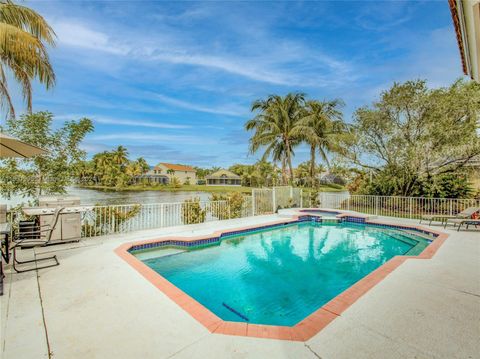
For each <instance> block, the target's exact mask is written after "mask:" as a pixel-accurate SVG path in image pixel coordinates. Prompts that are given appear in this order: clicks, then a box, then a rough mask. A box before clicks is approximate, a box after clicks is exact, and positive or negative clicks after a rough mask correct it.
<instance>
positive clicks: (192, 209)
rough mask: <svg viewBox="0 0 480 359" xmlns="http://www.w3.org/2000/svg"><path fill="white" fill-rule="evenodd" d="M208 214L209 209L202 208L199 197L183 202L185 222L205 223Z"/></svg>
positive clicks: (183, 219)
mask: <svg viewBox="0 0 480 359" xmlns="http://www.w3.org/2000/svg"><path fill="white" fill-rule="evenodd" d="M206 216H207V211H206V210H205V209H202V206H201V205H200V198H199V197H195V198H192V199H187V200H185V201H184V202H183V206H182V221H183V223H184V224H194V223H203V222H205V218H206Z"/></svg>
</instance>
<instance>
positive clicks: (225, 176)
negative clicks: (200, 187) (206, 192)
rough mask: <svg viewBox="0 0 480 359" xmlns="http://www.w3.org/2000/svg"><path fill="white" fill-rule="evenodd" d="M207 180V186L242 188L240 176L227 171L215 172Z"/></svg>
mask: <svg viewBox="0 0 480 359" xmlns="http://www.w3.org/2000/svg"><path fill="white" fill-rule="evenodd" d="M205 179H206V180H207V186H240V185H241V184H242V181H241V178H240V176H238V175H236V174H235V173H233V172H230V171H227V170H220V171H217V172H214V173H212V174H210V175H208V176H207V177H205Z"/></svg>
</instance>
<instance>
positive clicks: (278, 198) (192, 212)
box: [10, 187, 302, 238]
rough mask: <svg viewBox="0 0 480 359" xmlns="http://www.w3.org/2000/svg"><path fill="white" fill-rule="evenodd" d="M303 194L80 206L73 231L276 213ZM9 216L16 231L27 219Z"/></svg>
mask: <svg viewBox="0 0 480 359" xmlns="http://www.w3.org/2000/svg"><path fill="white" fill-rule="evenodd" d="M301 194H302V191H301V189H297V188H292V187H275V188H273V189H272V188H270V189H268V188H262V189H254V190H253V191H252V196H244V197H243V199H240V200H237V199H234V200H232V203H230V201H228V200H221V201H194V200H193V201H188V200H187V201H185V202H177V203H152V204H124V205H105V206H81V207H80V208H81V209H79V211H80V213H79V212H76V216H78V217H77V218H81V219H80V229H79V228H78V220H77V222H76V224H75V225H76V229H72V231H74V232H75V231H81V237H82V238H89V237H95V236H103V235H109V234H114V233H127V232H133V231H138V230H144V229H153V228H163V227H172V226H179V225H185V224H196V223H204V222H209V221H216V220H225V219H232V218H243V217H249V216H255V215H262V214H268V213H274V212H276V210H277V209H278V208H287V207H299V206H301V204H302V198H301V197H302V196H301ZM69 213H70V214H72V213H75V212H69ZM10 215H11V216H10V222H11V223H12V224H13V226H12V227H13V228H18V224H19V222H20V221H23V220H26V219H28V217H27V216H26V215H25V214H24V213H23V212H22V211H21V210H16V211H12V212H11V213H10ZM73 215H74V216H75V214H73ZM71 219H72V218H70V220H71ZM74 222H75V220H73V221H70V223H74ZM75 225H74V226H75Z"/></svg>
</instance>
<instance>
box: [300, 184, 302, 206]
mask: <svg viewBox="0 0 480 359" xmlns="http://www.w3.org/2000/svg"><path fill="white" fill-rule="evenodd" d="M300 208H303V188H300Z"/></svg>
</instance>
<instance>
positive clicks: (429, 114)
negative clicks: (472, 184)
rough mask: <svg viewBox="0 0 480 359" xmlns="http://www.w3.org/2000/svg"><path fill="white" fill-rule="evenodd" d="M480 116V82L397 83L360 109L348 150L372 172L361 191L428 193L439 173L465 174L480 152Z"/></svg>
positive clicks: (346, 140)
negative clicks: (438, 85) (430, 85)
mask: <svg viewBox="0 0 480 359" xmlns="http://www.w3.org/2000/svg"><path fill="white" fill-rule="evenodd" d="M479 117H480V84H477V83H475V82H465V81H456V82H455V83H453V84H452V85H451V86H449V87H445V88H438V89H429V88H428V87H427V84H426V82H425V81H421V80H417V81H407V82H405V83H402V84H398V83H396V84H394V85H393V86H392V88H390V89H389V90H388V91H385V92H383V93H382V95H381V98H380V100H379V101H378V102H375V103H373V105H372V106H370V107H362V108H360V109H358V110H357V111H356V112H355V115H354V124H353V126H352V129H351V132H350V134H349V136H348V137H344V139H343V148H344V149H345V152H344V153H343V155H344V156H345V157H346V158H347V159H349V160H350V161H351V162H352V163H353V164H355V165H357V166H359V167H360V168H363V169H364V170H366V171H368V172H369V175H367V176H364V181H362V184H361V185H360V186H359V191H362V192H368V193H369V194H384V195H405V196H409V195H428V193H432V192H431V191H428V190H426V189H427V188H431V187H432V185H433V184H434V183H435V182H436V181H438V178H440V177H442V176H445V175H446V174H459V175H462V174H463V173H465V172H466V171H468V166H467V165H468V162H469V161H471V160H472V159H474V158H476V157H477V156H479V155H480V135H479V133H480V130H479V125H480V122H479ZM370 178H371V180H370ZM436 193H437V194H439V193H441V192H436ZM444 195H446V196H450V195H449V194H447V193H444Z"/></svg>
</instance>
